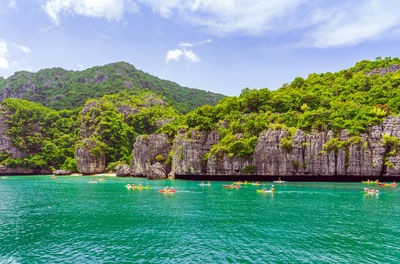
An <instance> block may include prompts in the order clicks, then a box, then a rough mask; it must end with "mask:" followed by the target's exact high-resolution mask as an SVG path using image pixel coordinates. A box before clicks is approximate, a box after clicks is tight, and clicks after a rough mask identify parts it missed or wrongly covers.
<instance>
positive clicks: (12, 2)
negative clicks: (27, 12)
mask: <svg viewBox="0 0 400 264" xmlns="http://www.w3.org/2000/svg"><path fill="white" fill-rule="evenodd" d="M8 7H9V8H12V9H14V10H17V1H16V0H10V1H8Z"/></svg>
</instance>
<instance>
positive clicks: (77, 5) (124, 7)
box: [42, 0, 139, 25]
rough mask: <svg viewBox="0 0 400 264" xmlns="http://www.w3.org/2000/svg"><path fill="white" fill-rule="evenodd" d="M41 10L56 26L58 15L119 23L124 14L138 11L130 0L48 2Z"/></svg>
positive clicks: (54, 0)
mask: <svg viewBox="0 0 400 264" xmlns="http://www.w3.org/2000/svg"><path fill="white" fill-rule="evenodd" d="M42 8H43V9H44V10H45V12H46V13H47V15H48V16H49V17H50V18H51V20H52V21H53V23H54V24H56V25H58V24H59V23H60V17H59V15H60V13H67V14H72V15H74V14H77V15H82V16H88V17H104V18H106V19H107V20H109V21H111V20H115V21H120V20H122V18H123V15H124V13H125V12H128V13H135V12H138V10H139V9H138V7H137V5H136V3H135V2H133V1H131V0H48V1H46V3H45V4H43V5H42Z"/></svg>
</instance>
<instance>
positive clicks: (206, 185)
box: [199, 184, 211, 186]
mask: <svg viewBox="0 0 400 264" xmlns="http://www.w3.org/2000/svg"><path fill="white" fill-rule="evenodd" d="M199 185H200V186H211V184H199Z"/></svg>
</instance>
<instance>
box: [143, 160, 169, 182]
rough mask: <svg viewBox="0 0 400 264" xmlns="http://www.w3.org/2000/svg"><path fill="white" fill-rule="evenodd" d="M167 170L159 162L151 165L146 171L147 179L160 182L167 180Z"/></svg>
mask: <svg viewBox="0 0 400 264" xmlns="http://www.w3.org/2000/svg"><path fill="white" fill-rule="evenodd" d="M167 175H168V173H167V169H166V167H165V166H164V165H162V164H161V163H160V162H156V163H154V164H153V165H151V166H150V167H149V169H148V171H147V178H148V179H151V180H161V179H166V178H167Z"/></svg>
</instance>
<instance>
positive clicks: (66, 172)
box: [53, 170, 71, 176]
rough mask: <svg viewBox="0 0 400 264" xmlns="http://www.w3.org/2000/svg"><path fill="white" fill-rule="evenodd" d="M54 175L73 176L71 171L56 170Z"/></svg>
mask: <svg viewBox="0 0 400 264" xmlns="http://www.w3.org/2000/svg"><path fill="white" fill-rule="evenodd" d="M53 174H54V175H57V176H60V175H71V171H69V170H55V171H53Z"/></svg>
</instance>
